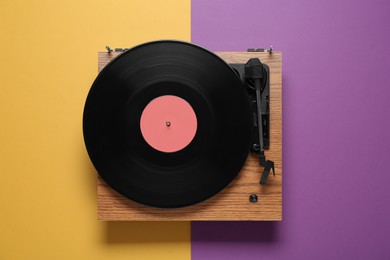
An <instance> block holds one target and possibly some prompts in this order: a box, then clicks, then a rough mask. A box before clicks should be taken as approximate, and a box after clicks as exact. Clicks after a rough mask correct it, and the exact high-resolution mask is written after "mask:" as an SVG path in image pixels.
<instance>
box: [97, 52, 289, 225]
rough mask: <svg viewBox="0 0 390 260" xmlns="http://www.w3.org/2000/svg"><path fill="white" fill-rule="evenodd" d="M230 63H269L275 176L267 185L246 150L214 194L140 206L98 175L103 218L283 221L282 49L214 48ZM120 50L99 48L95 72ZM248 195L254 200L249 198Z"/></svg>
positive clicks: (269, 154) (255, 160)
mask: <svg viewBox="0 0 390 260" xmlns="http://www.w3.org/2000/svg"><path fill="white" fill-rule="evenodd" d="M216 54H217V55H219V56H220V57H221V58H222V59H224V60H225V61H226V62H228V63H246V62H247V61H248V59H250V58H256V57H258V58H260V60H261V61H262V62H263V63H266V64H267V65H268V66H269V67H270V71H271V75H270V111H271V115H270V119H271V120H270V149H269V150H266V156H267V159H269V160H273V161H274V162H275V171H276V177H274V176H272V175H270V176H269V179H268V182H267V184H266V185H264V186H261V185H260V184H259V180H260V177H261V173H262V171H263V168H262V167H260V166H259V165H258V158H257V157H256V156H254V155H251V154H249V155H248V159H247V161H246V163H245V165H244V167H243V168H242V170H241V172H240V173H239V174H238V176H237V177H236V178H235V179H234V180H233V181H232V182H231V183H230V184H229V185H228V186H227V187H226V188H225V189H224V190H222V191H221V192H220V193H218V194H217V195H215V196H213V197H212V198H210V199H208V200H206V201H203V202H201V203H198V204H196V205H192V206H189V207H184V208H178V209H159V208H152V207H148V206H144V205H141V204H138V203H136V202H133V201H131V200H129V199H128V198H126V197H123V196H122V195H120V194H119V193H117V192H116V191H114V190H113V189H111V188H110V187H109V186H108V185H107V184H106V183H105V182H104V181H103V180H102V179H101V178H100V177H98V182H97V199H98V219H99V220H104V221H197V220H229V221H236V220H282V53H281V52H273V53H272V54H269V53H254V52H217V53H216ZM117 55H118V53H115V52H114V53H106V52H101V53H99V56H98V68H99V72H100V71H101V70H102V69H103V68H104V66H105V65H106V64H107V63H108V62H109V61H110V60H112V59H113V58H115V57H116V56H117ZM251 194H257V195H258V198H259V200H258V202H256V203H251V202H249V196H250V195H251Z"/></svg>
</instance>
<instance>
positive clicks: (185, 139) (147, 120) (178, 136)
mask: <svg viewBox="0 0 390 260" xmlns="http://www.w3.org/2000/svg"><path fill="white" fill-rule="evenodd" d="M197 124H198V122H197V119H196V114H195V112H194V110H193V109H192V107H191V105H190V104H189V103H188V102H187V101H185V100H184V99H182V98H180V97H177V96H171V95H166V96H160V97H157V98H155V99H153V100H152V101H150V102H149V104H148V105H147V106H146V107H145V109H144V111H143V112H142V115H141V121H140V127H141V133H142V136H143V137H144V139H145V141H146V142H147V143H148V144H149V145H150V146H151V147H153V148H154V149H156V150H158V151H160V152H165V153H173V152H177V151H180V150H181V149H183V148H185V147H186V146H187V145H188V144H189V143H191V141H192V139H194V136H195V133H196V129H197Z"/></svg>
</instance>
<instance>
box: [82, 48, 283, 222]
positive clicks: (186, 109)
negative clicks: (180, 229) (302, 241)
mask: <svg viewBox="0 0 390 260" xmlns="http://www.w3.org/2000/svg"><path fill="white" fill-rule="evenodd" d="M107 50H108V52H101V53H99V59H98V61H99V72H100V73H99V75H98V77H97V78H96V80H95V82H94V83H93V85H92V87H91V90H90V92H89V94H88V97H87V100H86V104H85V108H84V117H83V132H84V140H85V144H86V147H87V151H88V154H89V156H90V158H91V161H92V163H93V164H94V166H95V168H96V170H97V172H98V174H99V177H98V196H97V198H98V219H99V220H142V221H144V220H186V221H187V220H281V218H282V213H281V211H282V194H281V189H282V149H281V148H282V144H281V140H282V138H281V137H282V136H281V135H282V132H281V115H282V106H281V90H282V86H281V83H282V80H281V69H282V67H281V56H282V55H281V53H280V52H274V51H272V49H270V50H268V51H264V50H260V49H250V50H248V51H247V52H220V53H212V52H210V51H208V50H206V49H204V48H201V47H199V46H196V45H193V44H190V43H186V42H180V41H155V42H149V43H145V44H142V45H139V46H136V47H134V48H130V49H115V50H112V49H111V48H109V47H108V48H107Z"/></svg>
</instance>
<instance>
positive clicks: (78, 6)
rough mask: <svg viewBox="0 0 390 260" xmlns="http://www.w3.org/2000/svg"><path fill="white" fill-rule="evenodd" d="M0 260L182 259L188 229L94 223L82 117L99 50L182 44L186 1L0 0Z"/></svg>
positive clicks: (186, 32) (185, 37)
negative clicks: (164, 41) (160, 42)
mask: <svg viewBox="0 0 390 260" xmlns="http://www.w3.org/2000/svg"><path fill="white" fill-rule="evenodd" d="M0 37H1V38H0V259H108V258H111V259H189V258H190V223H188V222H182V223H163V222H161V223H158V222H154V223H147V222H111V223H107V222H99V221H97V220H96V216H97V213H96V172H95V170H94V168H93V166H92V165H91V163H90V161H89V158H88V155H87V153H86V150H85V147H84V143H83V139H82V127H81V122H82V111H83V106H84V101H85V98H86V95H87V93H88V90H89V88H90V86H91V84H92V82H93V80H94V78H95V77H96V75H97V52H98V51H103V50H104V46H105V45H107V44H108V45H110V46H111V47H131V46H133V45H135V44H139V43H142V42H145V41H150V40H155V39H180V40H186V41H190V1H189V0H184V1H183V0H161V1H150V0H149V1H142V0H137V1H135V0H127V1H119V0H115V1H94V0H88V1H77V0H62V1H55V0H52V1H41V0H39V1H36V0H34V1H15V0H13V1H12V0H11V1H8V0H7V1H5V0H0Z"/></svg>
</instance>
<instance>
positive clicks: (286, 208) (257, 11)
mask: <svg viewBox="0 0 390 260" xmlns="http://www.w3.org/2000/svg"><path fill="white" fill-rule="evenodd" d="M389 13H390V2H389V1H386V0H382V1H381V0H362V1H352V0H346V1H336V0H328V1H309V0H299V1H288V0H282V1H275V0H273V1H271V0H257V1H256V0H240V1H233V0H224V1H223V0H214V1H210V0H192V1H190V0H164V1H162V0H161V1H156V0H151V1H129V0H128V1H122V0H118V1H91V0H88V1H75V0H71V1H70V0H69V1H50V0H47V1H44V0H37V1H15V0H14V1H10V0H0V37H1V38H0V50H1V56H0V57H1V60H0V91H1V92H0V183H1V187H0V259H108V258H111V259H190V258H191V259H193V260H197V259H389V258H390V247H389V242H388V241H389V239H390V224H389V219H390V204H389V202H388V196H389V192H388V186H389V183H390V174H389V171H390V170H389V169H390V160H389V154H390V152H389V147H390V137H389V136H390V135H389V132H390V105H389V104H390V103H389V100H390V83H389V82H390V80H389V71H390V58H389V57H390V48H389V46H390V30H389V29H388V26H389V24H390V16H389ZM157 39H179V40H185V41H192V42H194V43H196V44H200V45H202V46H204V47H206V48H209V49H211V50H213V51H244V50H245V49H246V48H248V47H268V46H269V45H271V44H274V45H275V46H276V49H277V50H281V51H283V56H284V61H283V62H284V63H283V73H284V75H283V89H284V90H283V106H284V107H283V110H284V114H283V129H284V132H283V145H284V148H283V149H284V154H283V156H284V158H283V162H284V195H283V218H284V220H283V221H282V222H278V223H274V222H194V223H189V222H176V223H169V222H168V223H164V222H152V223H148V222H98V221H97V220H96V173H95V171H94V169H93V167H92V165H91V163H90V161H89V159H88V156H87V153H86V150H85V148H84V144H83V139H82V129H81V120H82V111H83V105H84V101H85V97H86V95H87V92H88V90H89V87H90V85H91V83H92V82H93V80H94V78H95V76H96V75H97V52H98V51H103V50H104V46H105V45H106V44H110V45H111V46H114V47H131V46H133V45H136V44H139V43H142V42H145V41H150V40H157Z"/></svg>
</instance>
